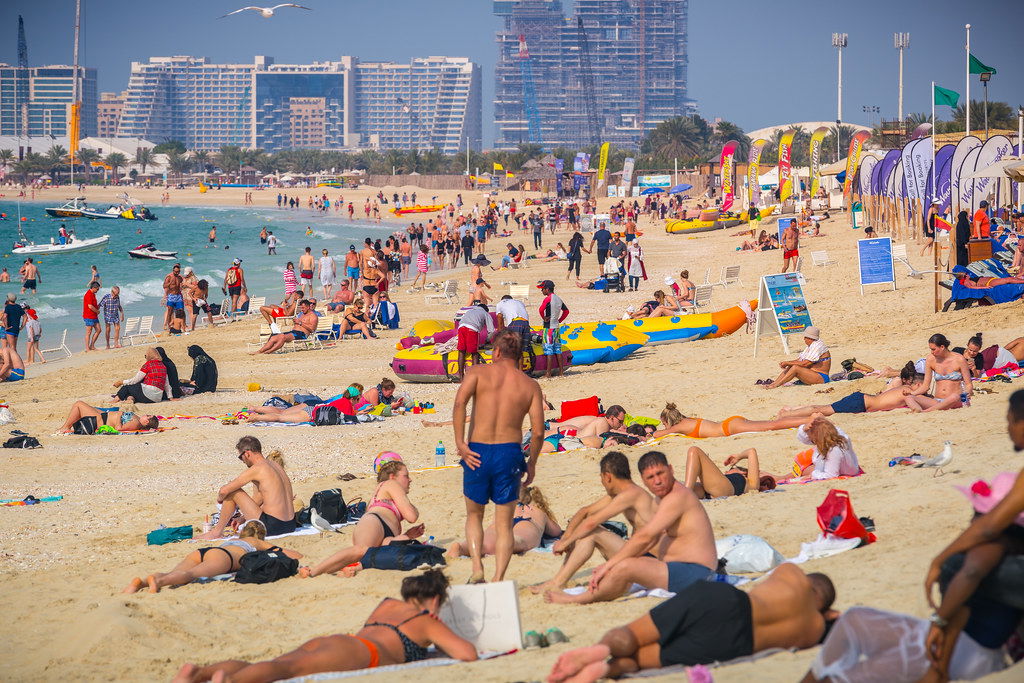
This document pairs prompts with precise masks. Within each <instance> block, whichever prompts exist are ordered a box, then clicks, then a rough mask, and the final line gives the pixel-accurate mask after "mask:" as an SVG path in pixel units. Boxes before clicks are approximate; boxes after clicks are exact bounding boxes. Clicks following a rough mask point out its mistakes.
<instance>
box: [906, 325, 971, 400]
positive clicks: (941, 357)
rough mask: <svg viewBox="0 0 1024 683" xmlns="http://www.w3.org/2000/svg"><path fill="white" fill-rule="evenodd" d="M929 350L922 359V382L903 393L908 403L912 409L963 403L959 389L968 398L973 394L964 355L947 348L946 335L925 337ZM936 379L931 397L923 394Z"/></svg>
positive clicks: (969, 371)
mask: <svg viewBox="0 0 1024 683" xmlns="http://www.w3.org/2000/svg"><path fill="white" fill-rule="evenodd" d="M928 348H929V349H931V353H930V354H929V355H928V356H927V358H926V359H925V365H924V379H923V380H922V382H921V385H920V386H919V387H918V388H917V389H914V391H912V392H911V393H910V394H909V395H907V396H906V397H904V399H903V400H904V401H905V402H906V404H907V407H908V408H910V409H911V410H913V411H914V412H915V413H920V412H931V411H933V410H950V409H953V408H959V407H960V406H962V405H963V403H962V402H961V399H960V394H961V391H963V392H966V394H967V396H968V398H970V397H971V396H973V395H974V385H973V384H972V383H971V370H970V368H968V367H967V359H966V358H964V357H963V356H961V355H960V354H959V353H953V352H952V351H950V350H949V340H948V339H946V337H945V335H942V334H933V335H932V336H931V337H929V338H928ZM933 379H934V380H935V391H934V392H933V394H932V396H934V398H931V397H929V396H925V395H924V394H925V393H926V392H927V391H928V390H929V389H930V388H931V385H932V380H933Z"/></svg>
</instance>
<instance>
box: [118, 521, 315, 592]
mask: <svg viewBox="0 0 1024 683" xmlns="http://www.w3.org/2000/svg"><path fill="white" fill-rule="evenodd" d="M266 537H267V527H266V526H264V524H263V522H261V521H260V520H258V519H250V520H249V521H248V522H246V523H245V524H243V525H242V529H241V530H240V531H239V532H238V538H233V539H231V540H230V541H225V542H223V543H221V544H220V545H214V546H209V547H207V548H199V549H198V550H193V551H192V552H190V553H189V554H188V555H186V556H185V559H184V560H182V561H181V562H179V563H178V565H177V566H176V567H175V568H174V569H172V570H171V571H169V572H157V573H155V574H150V575H149V576H147V577H146V579H145V581H143V580H142V579H140V578H137V577H136V578H134V579H132V580H131V583H129V584H128V587H127V588H125V589H124V590H123V591H121V592H122V593H137V592H138V591H140V590H142V589H143V588H145V587H146V586H148V587H149V592H150V593H159V592H160V589H161V588H165V587H166V586H183V585H185V584H186V583H192V582H193V581H195V580H196V579H201V578H203V577H208V576H217V575H219V574H228V573H230V572H237V571H238V566H239V565H238V562H239V560H240V559H241V558H242V555H245V554H246V553H252V552H255V551H257V550H270V549H271V548H276V547H277V546H275V545H274V544H273V543H268V542H267V541H266V540H264V539H265V538H266ZM215 550H216V551H217V552H213V551H215ZM279 550H280V551H281V552H283V553H284V554H285V555H287V556H288V557H291V558H293V559H296V560H299V559H302V553H299V552H297V551H295V550H287V549H285V548H279Z"/></svg>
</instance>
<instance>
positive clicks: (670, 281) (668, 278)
mask: <svg viewBox="0 0 1024 683" xmlns="http://www.w3.org/2000/svg"><path fill="white" fill-rule="evenodd" d="M675 283H676V281H675V280H673V279H672V276H671V275H666V276H665V284H666V285H674V284H675Z"/></svg>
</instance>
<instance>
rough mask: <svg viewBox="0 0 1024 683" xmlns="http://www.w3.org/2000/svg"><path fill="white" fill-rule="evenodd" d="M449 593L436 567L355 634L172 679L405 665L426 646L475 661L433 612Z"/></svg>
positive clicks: (273, 677)
mask: <svg viewBox="0 0 1024 683" xmlns="http://www.w3.org/2000/svg"><path fill="white" fill-rule="evenodd" d="M447 595H448V579H447V577H445V575H444V573H442V572H441V570H439V569H430V570H427V571H426V572H424V573H423V574H421V575H419V576H407V577H405V578H404V579H402V599H401V600H395V599H393V598H386V599H384V600H383V601H382V602H381V603H380V604H379V605H377V608H376V609H374V610H373V613H372V614H370V618H369V620H368V621H367V622H366V623H365V624H363V627H362V628H361V629H359V631H358V632H357V633H356V634H355V635H354V636H349V635H333V636H325V637H322V638H314V639H313V640H310V641H308V642H306V643H305V644H303V645H301V646H300V647H299V648H298V649H297V650H293V651H292V652H289V653H287V654H284V655H281V656H280V657H278V658H277V659H272V660H270V661H266V662H259V663H258V664H250V663H248V662H243V661H239V660H227V661H224V662H219V663H217V664H211V665H209V666H204V667H203V668H198V667H196V666H195V665H194V664H186V665H184V666H183V667H181V670H180V671H178V675H177V676H175V678H174V682H175V683H198V682H199V681H208V680H210V679H211V678H212V677H213V675H214V674H216V673H218V672H222V673H224V674H226V675H227V676H229V677H231V678H232V680H240V681H241V680H246V681H250V680H253V681H256V680H258V681H279V680H282V679H286V678H294V677H296V676H309V675H312V674H317V673H323V672H327V671H357V670H359V669H374V668H376V667H378V666H389V665H392V664H405V663H407V662H415V661H419V660H421V659H425V658H426V657H427V654H428V653H427V647H428V646H429V645H431V644H433V645H435V646H437V648H438V649H439V650H441V651H442V652H444V654H446V655H448V656H449V657H453V658H455V659H459V660H462V661H464V662H472V661H474V660H476V658H477V653H476V648H475V647H473V644H472V643H470V642H469V641H467V640H464V639H463V638H461V637H460V636H458V635H456V634H455V633H454V632H453V631H452V630H451V629H450V628H448V626H447V625H445V623H444V622H443V621H441V620H440V619H438V618H437V613H438V611H439V610H440V609H441V605H442V604H444V601H445V598H446V597H447Z"/></svg>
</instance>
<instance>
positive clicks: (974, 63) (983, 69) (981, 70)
mask: <svg viewBox="0 0 1024 683" xmlns="http://www.w3.org/2000/svg"><path fill="white" fill-rule="evenodd" d="M967 63H968V65H969V66H968V69H967V71H968V73H972V74H994V73H996V70H995V69H993V68H992V67H990V66H985V65H984V64H982V63H981V60H980V59H978V58H977V57H975V56H974V55H970V58H969V59H968V60H967Z"/></svg>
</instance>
